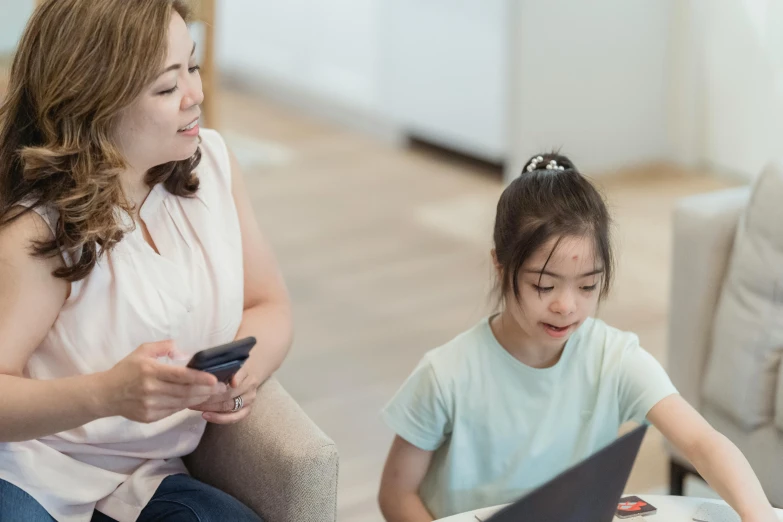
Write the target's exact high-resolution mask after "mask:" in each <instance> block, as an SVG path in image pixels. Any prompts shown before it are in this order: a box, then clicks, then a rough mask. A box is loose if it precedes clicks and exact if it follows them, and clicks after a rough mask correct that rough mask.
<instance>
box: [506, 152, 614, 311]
mask: <svg viewBox="0 0 783 522" xmlns="http://www.w3.org/2000/svg"><path fill="white" fill-rule="evenodd" d="M610 226H611V218H610V217H609V211H608V210H607V209H606V203H605V202H604V199H603V197H602V196H601V194H600V193H599V192H598V190H597V189H596V188H595V187H594V186H593V184H592V183H591V182H590V181H589V180H588V179H587V178H585V177H584V176H583V175H582V174H581V173H580V172H579V171H578V170H577V169H576V167H575V166H574V164H573V163H571V160H569V159H568V158H567V157H565V156H562V155H560V154H557V153H549V154H537V155H536V156H533V157H532V158H530V159H529V160H528V162H527V163H525V166H524V167H523V168H522V174H521V175H520V176H519V177H518V178H516V179H515V180H514V181H512V182H511V183H510V184H509V185H508V187H506V189H505V190H504V191H503V194H501V196H500V201H498V206H497V215H496V217H495V231H494V242H495V255H496V256H497V262H498V264H499V265H500V267H501V275H500V278H499V280H498V284H497V290H499V292H500V295H499V296H498V297H499V300H502V299H503V298H504V297H505V296H506V295H508V292H509V290H513V293H514V297H515V298H516V299H519V295H520V290H519V278H518V274H519V271H520V270H521V269H522V266H523V265H524V264H525V262H526V261H527V260H528V259H529V258H530V256H532V255H533V253H534V252H536V251H537V250H538V249H539V248H541V246H542V245H544V244H545V243H546V242H547V241H549V240H550V239H551V238H553V237H557V238H558V239H557V242H556V243H555V246H554V247H553V248H552V251H551V252H549V256H548V257H547V261H546V263H545V264H544V267H543V268H542V273H543V271H544V270H545V269H546V264H547V263H549V259H551V257H552V254H553V253H554V251H555V249H556V248H557V246H558V244H559V243H560V241H561V240H562V238H563V237H567V236H572V237H573V236H577V237H586V236H592V237H593V238H594V240H595V254H596V259H597V260H599V261H600V262H601V263H602V264H603V269H604V278H603V284H602V286H601V293H600V298H601V299H603V298H604V297H606V295H607V293H608V292H609V287H610V285H611V282H612V275H613V273H614V256H613V254H612V246H611V240H610Z"/></svg>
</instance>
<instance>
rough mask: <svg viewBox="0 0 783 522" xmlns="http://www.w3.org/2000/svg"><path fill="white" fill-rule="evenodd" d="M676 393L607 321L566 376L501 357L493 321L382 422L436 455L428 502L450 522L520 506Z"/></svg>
mask: <svg viewBox="0 0 783 522" xmlns="http://www.w3.org/2000/svg"><path fill="white" fill-rule="evenodd" d="M674 393H677V390H676V389H675V388H674V385H673V384H672V382H671V380H670V379H669V377H668V375H667V374H666V372H665V371H664V369H663V368H662V367H661V365H660V364H659V363H658V361H656V360H655V358H653V357H652V356H651V355H650V354H649V353H648V352H646V351H645V350H644V349H642V348H641V347H640V346H639V339H638V337H637V336H636V335H634V334H632V333H628V332H623V331H620V330H617V329H616V328H612V327H610V326H607V325H606V323H604V322H603V321H601V320H598V319H588V320H587V321H585V322H584V323H583V324H582V325H581V326H580V327H579V329H578V330H577V331H576V332H574V334H573V335H572V336H571V338H570V339H569V340H568V342H567V343H566V346H565V348H564V350H563V354H562V356H561V358H560V360H559V361H558V362H557V364H556V365H554V366H552V367H551V368H545V369H536V368H531V367H529V366H526V365H525V364H523V363H521V362H520V361H518V360H517V359H515V358H514V357H513V356H512V355H511V354H509V353H508V352H507V351H506V350H505V349H504V348H503V347H502V346H500V344H499V343H498V341H497V339H495V336H494V334H493V333H492V330H491V328H490V326H489V320H488V318H486V319H484V320H482V321H481V322H480V323H479V324H478V325H476V326H475V327H473V328H472V329H470V330H468V331H467V332H465V333H463V334H461V335H459V336H458V337H456V338H455V339H453V340H452V341H450V342H449V343H447V344H445V345H443V346H441V347H439V348H436V349H434V350H432V351H430V352H428V353H427V354H426V355H425V356H424V358H423V359H422V360H421V362H420V363H419V365H418V366H417V367H416V369H415V370H414V372H413V373H412V374H411V375H410V377H408V379H407V380H406V381H405V384H403V386H402V388H401V389H400V390H399V391H398V392H397V394H396V395H395V396H394V398H393V399H392V400H391V402H390V403H389V404H388V405H387V406H386V408H385V409H384V411H383V417H384V420H385V421H386V423H387V424H388V425H389V426H390V427H391V428H392V429H393V430H394V431H395V432H396V433H397V434H398V435H399V436H400V437H402V438H403V439H405V440H407V441H408V442H410V443H411V444H413V445H415V446H417V447H419V448H421V449H423V450H427V451H435V454H434V455H433V459H432V463H431V465H430V468H429V471H428V472H427V476H426V477H425V479H424V481H423V482H422V485H421V487H420V490H419V494H420V496H421V498H422V500H423V501H424V503H425V505H426V506H427V508H428V509H429V511H430V512H431V513H432V514H433V515H434V516H435V517H436V518H442V517H446V516H450V515H453V514H456V513H462V512H465V511H470V510H474V509H478V508H482V507H487V506H494V505H498V504H505V503H508V502H512V501H514V500H516V499H518V498H519V497H521V496H522V495H524V493H526V492H527V491H530V490H531V489H534V488H535V487H537V486H539V485H541V484H543V483H545V482H547V481H548V480H550V479H551V478H553V477H554V476H556V475H558V474H559V473H560V472H562V471H564V470H566V469H567V468H569V467H570V466H572V465H573V464H576V463H577V462H579V461H581V460H583V459H584V458H586V457H588V456H589V455H591V454H593V453H595V452H596V451H597V450H599V449H601V448H602V447H604V446H606V445H607V444H609V443H610V442H612V441H613V440H614V439H615V438H617V433H618V429H619V427H620V425H621V424H622V423H624V422H626V421H629V420H633V421H636V422H639V423H642V422H646V416H647V413H648V412H649V411H650V409H651V408H652V407H653V406H654V405H655V404H656V403H657V402H658V401H660V400H661V399H663V398H665V397H667V396H669V395H671V394H674Z"/></svg>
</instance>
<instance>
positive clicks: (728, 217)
mask: <svg viewBox="0 0 783 522" xmlns="http://www.w3.org/2000/svg"><path fill="white" fill-rule="evenodd" d="M749 198H750V188H749V187H741V188H734V189H729V190H721V191H718V192H711V193H708V194H700V195H697V196H691V197H688V198H685V199H683V200H681V201H680V202H679V203H678V205H677V208H676V210H675V215H674V246H673V249H672V252H673V254H672V279H671V285H672V286H671V294H670V295H671V297H670V307H669V338H668V365H667V366H668V371H669V376H670V377H671V379H672V382H673V383H674V385H675V386H676V387H677V389H678V390H679V391H680V394H681V395H682V396H683V398H685V399H686V400H687V401H688V402H689V403H691V405H693V406H694V407H695V408H697V409H698V408H699V407H700V405H701V388H702V377H703V373H704V369H705V367H706V364H707V358H708V357H709V353H710V346H711V331H712V325H713V318H714V316H715V309H716V307H717V302H718V297H719V296H720V290H721V286H722V285H723V281H724V278H725V275H726V269H727V266H728V262H729V258H730V257H731V249H732V247H733V245H734V236H735V232H736V229H737V224H738V223H739V218H740V215H741V214H742V211H743V210H744V208H745V207H746V206H747V203H748V200H749Z"/></svg>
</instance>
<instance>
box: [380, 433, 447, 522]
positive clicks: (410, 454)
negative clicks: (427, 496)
mask: <svg viewBox="0 0 783 522" xmlns="http://www.w3.org/2000/svg"><path fill="white" fill-rule="evenodd" d="M432 454H433V452H432V451H425V450H423V449H419V448H417V447H416V446H414V445H413V444H411V443H410V442H408V441H406V440H405V439H403V438H402V437H400V436H396V437H395V438H394V442H393V443H392V447H391V450H389V456H388V458H387V459H386V466H385V467H384V469H383V476H382V477H381V490H380V493H379V494H378V503H379V504H380V506H381V512H382V513H383V516H384V518H385V519H386V520H387V522H432V521H433V520H434V517H433V516H432V515H431V514H430V512H429V511H427V508H426V507H424V503H423V502H422V501H421V498H419V486H420V485H421V481H422V480H424V476H425V475H426V474H427V470H428V469H429V467H430V462H431V461H432Z"/></svg>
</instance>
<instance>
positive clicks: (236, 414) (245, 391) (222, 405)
mask: <svg viewBox="0 0 783 522" xmlns="http://www.w3.org/2000/svg"><path fill="white" fill-rule="evenodd" d="M260 385H261V383H260V382H259V380H258V378H257V377H255V376H253V375H251V374H250V373H249V372H248V371H247V370H246V369H245V368H244V367H242V368H240V369H239V371H238V372H237V373H235V374H234V376H233V377H232V378H231V383H230V387H229V388H228V390H227V391H225V392H223V393H218V394H215V395H213V396H212V397H210V398H209V399H207V400H206V401H204V403H203V404H199V405H196V406H193V407H191V408H190V409H191V410H196V411H202V412H204V413H203V414H202V417H204V419H205V420H207V421H209V422H213V423H215V424H234V423H235V422H239V421H241V420H242V419H244V418H245V417H247V416H248V415H250V410H251V408H252V407H253V402H254V401H255V400H256V392H257V391H258V387H259V386H260ZM236 397H242V407H241V408H240V409H239V410H237V411H233V410H234V406H235V401H234V399H235V398H236Z"/></svg>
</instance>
